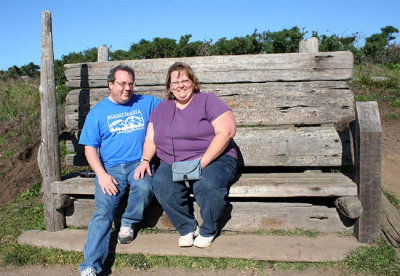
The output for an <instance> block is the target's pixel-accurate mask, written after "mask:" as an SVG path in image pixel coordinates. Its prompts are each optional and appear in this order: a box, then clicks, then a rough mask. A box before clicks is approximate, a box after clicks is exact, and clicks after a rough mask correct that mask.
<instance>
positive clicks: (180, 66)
mask: <svg viewBox="0 0 400 276" xmlns="http://www.w3.org/2000/svg"><path fill="white" fill-rule="evenodd" d="M175 71H177V72H178V76H179V75H180V74H181V73H182V72H185V73H186V74H187V75H188V77H189V79H190V80H191V81H192V82H193V92H194V93H199V92H200V84H199V80H198V79H197V77H196V75H195V73H194V72H193V70H192V68H190V66H189V65H187V64H186V63H184V62H175V63H174V64H172V65H171V66H170V67H169V69H168V73H167V79H166V80H165V87H166V89H167V98H168V100H175V96H174V94H173V93H172V92H171V74H172V72H175Z"/></svg>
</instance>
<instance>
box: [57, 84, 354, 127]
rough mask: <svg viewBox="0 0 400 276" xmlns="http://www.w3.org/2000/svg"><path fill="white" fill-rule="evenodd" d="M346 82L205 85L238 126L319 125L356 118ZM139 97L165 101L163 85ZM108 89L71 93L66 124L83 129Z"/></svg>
mask: <svg viewBox="0 0 400 276" xmlns="http://www.w3.org/2000/svg"><path fill="white" fill-rule="evenodd" d="M346 86H347V85H346V84H345V82H322V83H321V82H301V83H253V84H247V83H242V84H224V85H221V84H216V85H203V86H202V90H203V91H206V92H212V93H215V94H216V95H217V96H219V97H220V99H221V100H223V101H224V102H225V103H226V104H227V105H228V106H229V107H230V108H231V109H232V111H233V113H234V116H235V119H236V123H237V125H238V126H244V125H265V126H268V125H291V124H297V125H302V124H303V125H315V124H330V123H334V124H336V123H339V122H340V121H343V120H345V119H347V118H349V117H353V118H354V100H353V93H352V91H351V90H349V89H348V87H346ZM135 92H136V93H138V94H151V95H154V96H156V97H159V98H165V91H164V88H163V87H162V86H156V87H136V88H135ZM108 93H109V91H108V89H106V88H98V89H90V90H89V89H82V90H73V91H71V92H70V93H69V94H68V96H67V99H66V107H65V114H66V119H65V123H66V126H67V127H68V128H69V129H80V128H82V126H83V124H84V121H85V118H86V115H87V113H88V112H89V110H90V108H91V107H93V105H95V104H96V103H98V102H99V101H100V100H102V99H103V98H104V97H106V96H107V95H108Z"/></svg>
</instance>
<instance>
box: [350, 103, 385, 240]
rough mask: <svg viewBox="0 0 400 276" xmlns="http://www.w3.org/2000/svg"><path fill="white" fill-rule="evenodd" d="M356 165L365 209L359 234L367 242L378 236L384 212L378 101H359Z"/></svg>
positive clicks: (357, 232)
mask: <svg viewBox="0 0 400 276" xmlns="http://www.w3.org/2000/svg"><path fill="white" fill-rule="evenodd" d="M355 133H356V137H355V164H356V165H355V166H356V183H357V184H358V190H359V191H358V198H359V200H360V201H361V204H362V206H363V213H362V214H361V216H360V218H359V219H358V220H357V224H356V236H357V239H358V240H359V241H360V242H363V243H368V242H370V241H372V240H375V239H377V238H379V235H380V231H381V229H380V214H381V175H382V127H381V125H380V117H379V110H378V104H377V103H376V102H357V103H356V129H355Z"/></svg>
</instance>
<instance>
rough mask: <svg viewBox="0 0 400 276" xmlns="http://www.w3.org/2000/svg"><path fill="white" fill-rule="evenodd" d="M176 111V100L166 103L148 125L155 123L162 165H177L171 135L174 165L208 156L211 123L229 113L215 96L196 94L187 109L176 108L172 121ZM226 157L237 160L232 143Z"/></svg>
mask: <svg viewBox="0 0 400 276" xmlns="http://www.w3.org/2000/svg"><path fill="white" fill-rule="evenodd" d="M174 108H175V102H174V101H173V100H167V101H163V102H161V103H160V104H159V105H157V107H156V108H155V109H154V110H153V111H152V113H151V114H150V117H149V121H150V122H152V123H153V128H154V143H155V145H156V147H157V156H158V157H159V158H160V159H161V161H162V162H165V163H168V164H172V163H173V162H174V159H173V153H172V139H171V134H172V135H173V143H174V149H175V161H184V160H194V159H197V158H199V157H201V156H202V155H203V154H204V153H205V151H206V150H207V148H208V146H209V145H210V143H211V140H212V139H213V138H214V136H215V133H214V128H213V126H212V125H211V122H212V121H214V120H215V119H216V118H218V116H220V115H221V114H223V113H225V112H226V111H228V110H230V109H229V107H228V106H227V105H226V104H225V103H224V102H222V101H221V100H220V99H219V98H218V97H217V96H216V95H214V94H212V93H202V92H200V93H196V94H194V96H193V99H192V101H191V102H190V103H189V105H187V106H186V108H185V109H183V110H181V109H179V108H176V111H175V116H174V119H173V121H172V117H173V114H174ZM223 154H228V155H230V156H232V157H233V158H235V159H237V153H236V150H235V149H234V147H233V140H232V141H231V142H230V143H229V145H228V147H227V148H226V150H225V152H224V153H223Z"/></svg>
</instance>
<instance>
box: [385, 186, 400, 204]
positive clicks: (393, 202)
mask: <svg viewBox="0 0 400 276" xmlns="http://www.w3.org/2000/svg"><path fill="white" fill-rule="evenodd" d="M382 192H383V193H384V195H385V196H386V197H387V199H388V200H389V202H390V203H392V205H393V206H394V207H396V208H400V200H399V199H398V198H396V197H395V196H394V195H392V194H391V193H390V192H389V191H386V190H384V189H382Z"/></svg>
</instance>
